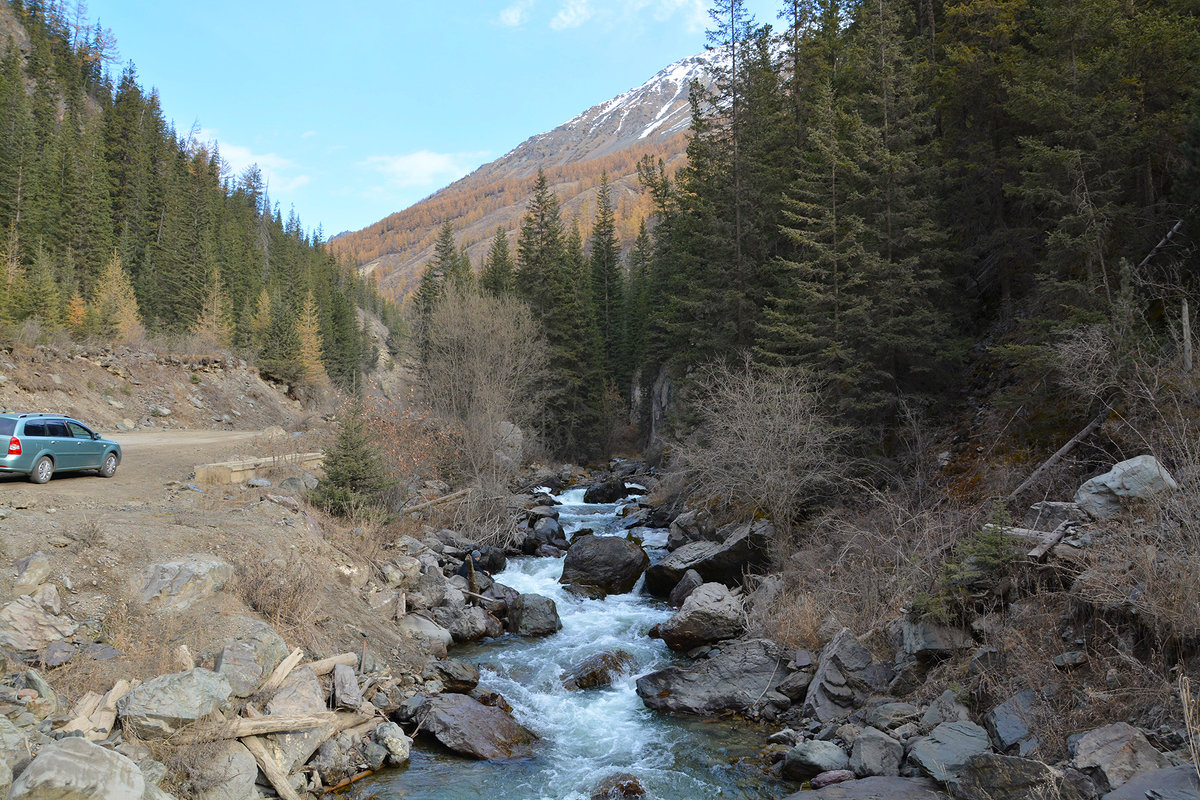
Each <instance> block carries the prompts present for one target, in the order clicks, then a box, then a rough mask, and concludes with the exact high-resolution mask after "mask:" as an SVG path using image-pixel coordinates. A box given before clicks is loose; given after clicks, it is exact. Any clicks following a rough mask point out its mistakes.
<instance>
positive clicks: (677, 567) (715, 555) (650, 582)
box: [646, 520, 775, 597]
mask: <svg viewBox="0 0 1200 800" xmlns="http://www.w3.org/2000/svg"><path fill="white" fill-rule="evenodd" d="M718 535H719V536H720V541H717V542H709V541H700V542H689V543H688V544H685V545H683V546H682V547H680V548H679V549H678V550H676V551H675V552H673V553H671V554H670V555H668V556H667V557H666V558H664V559H663V560H662V561H660V562H659V563H657V564H654V565H652V566H651V567H650V568H649V569H647V570H646V591H648V592H650V594H652V595H654V596H655V597H666V596H667V595H669V594H670V593H671V589H673V588H675V584H677V583H679V581H680V579H681V578H683V576H684V574H685V573H686V572H687V571H688V570H689V569H694V570H696V572H698V573H700V576H701V577H702V578H704V580H706V581H716V582H718V583H724V584H725V585H727V586H733V585H735V584H737V583H740V582H741V580H742V575H743V574H745V573H746V571H747V570H752V569H754V568H757V567H760V566H762V565H764V564H765V563H767V560H768V556H769V550H770V544H771V540H772V539H773V538H774V537H775V526H773V525H772V524H771V523H770V522H767V521H766V520H758V521H755V522H745V523H742V524H740V525H735V526H730V527H728V528H722V529H721V531H719V532H718Z"/></svg>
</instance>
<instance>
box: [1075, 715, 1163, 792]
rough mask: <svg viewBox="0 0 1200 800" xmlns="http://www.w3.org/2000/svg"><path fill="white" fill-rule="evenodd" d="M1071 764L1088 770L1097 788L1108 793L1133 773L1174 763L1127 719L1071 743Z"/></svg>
mask: <svg viewBox="0 0 1200 800" xmlns="http://www.w3.org/2000/svg"><path fill="white" fill-rule="evenodd" d="M1071 752H1072V754H1073V755H1074V758H1072V760H1071V766H1073V767H1075V768H1076V769H1078V770H1080V771H1082V772H1084V773H1086V774H1087V775H1088V776H1090V777H1091V778H1092V780H1094V781H1095V782H1096V786H1097V788H1099V790H1100V791H1102V792H1108V791H1111V790H1113V789H1116V788H1118V787H1120V786H1121V785H1122V784H1124V783H1125V782H1126V781H1128V780H1129V779H1130V778H1132V777H1133V776H1134V775H1138V774H1139V773H1142V772H1149V771H1150V770H1156V769H1163V768H1165V767H1169V766H1171V761H1170V759H1168V758H1167V757H1166V756H1165V755H1163V754H1162V753H1160V752H1159V751H1158V750H1157V749H1155V747H1154V745H1152V744H1150V742H1149V741H1147V740H1146V737H1145V735H1143V734H1142V732H1141V731H1139V730H1138V729H1137V728H1135V727H1133V726H1132V725H1130V724H1129V723H1127V722H1114V723H1113V724H1111V725H1106V726H1104V727H1103V728H1097V729H1095V730H1092V731H1088V732H1087V733H1085V734H1083V736H1080V737H1079V738H1078V739H1075V740H1074V741H1073V742H1072V746H1071Z"/></svg>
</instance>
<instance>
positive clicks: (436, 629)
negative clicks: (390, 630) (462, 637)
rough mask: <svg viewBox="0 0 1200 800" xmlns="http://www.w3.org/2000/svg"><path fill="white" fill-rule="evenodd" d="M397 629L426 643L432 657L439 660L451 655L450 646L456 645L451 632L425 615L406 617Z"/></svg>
mask: <svg viewBox="0 0 1200 800" xmlns="http://www.w3.org/2000/svg"><path fill="white" fill-rule="evenodd" d="M396 627H398V628H399V629H400V631H401V632H403V633H405V634H407V635H408V636H411V637H412V638H414V639H418V640H420V641H422V642H425V644H426V645H427V646H428V647H429V648H430V653H431V655H434V656H436V657H438V658H445V657H446V656H447V654H448V653H449V648H450V645H451V644H453V643H454V636H453V634H451V633H450V631H448V630H446V629H445V628H443V627H442V626H441V625H439V624H437V623H436V622H434V621H433V620H432V619H429V617H427V616H425V615H424V614H423V613H421V614H408V615H406V616H405V617H404V619H402V620H400V622H399V624H398V625H397V626H396Z"/></svg>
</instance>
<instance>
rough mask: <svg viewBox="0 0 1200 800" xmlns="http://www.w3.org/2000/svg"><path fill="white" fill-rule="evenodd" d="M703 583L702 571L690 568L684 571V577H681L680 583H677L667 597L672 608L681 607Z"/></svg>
mask: <svg viewBox="0 0 1200 800" xmlns="http://www.w3.org/2000/svg"><path fill="white" fill-rule="evenodd" d="M703 585H704V578H701V577H700V573H699V572H696V570H694V569H689V570H688V571H687V572H685V573H683V577H682V578H680V579H679V583H677V584H675V588H674V589H672V590H671V594H670V595H669V596H668V598H667V603H668V604H669V605H670V606H671V607H672V608H679V607H681V606H682V605H683V603H684V601H685V600H687V599H688V595H690V594H691V593H692V592H694V591H696V589H698V588H699V587H701V586H703Z"/></svg>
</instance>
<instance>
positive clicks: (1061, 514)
mask: <svg viewBox="0 0 1200 800" xmlns="http://www.w3.org/2000/svg"><path fill="white" fill-rule="evenodd" d="M1086 519H1087V516H1086V515H1085V514H1084V513H1083V509H1081V508H1080V507H1079V505H1078V504H1077V503H1059V502H1055V501H1052V500H1043V501H1042V502H1040V503H1034V504H1033V505H1031V506H1030V507H1029V510H1028V511H1026V512H1025V519H1024V520H1023V521H1022V522H1021V525H1022V526H1023V527H1025V528H1028V529H1029V530H1034V531H1042V532H1043V533H1050V532H1051V531H1053V530H1055V529H1056V528H1057V527H1058V526H1059V525H1061V524H1062V523H1064V522H1083V521H1084V520H1086Z"/></svg>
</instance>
